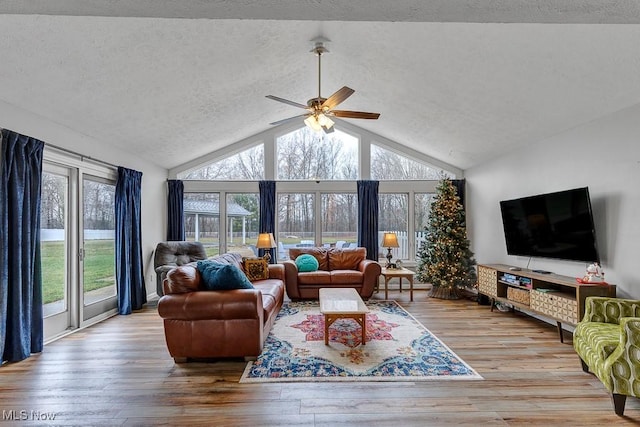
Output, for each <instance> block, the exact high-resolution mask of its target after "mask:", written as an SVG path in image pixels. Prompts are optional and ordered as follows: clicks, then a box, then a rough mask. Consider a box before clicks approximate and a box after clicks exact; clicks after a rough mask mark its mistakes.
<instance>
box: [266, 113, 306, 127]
mask: <svg viewBox="0 0 640 427" xmlns="http://www.w3.org/2000/svg"><path fill="white" fill-rule="evenodd" d="M308 115H309V114H300V115H299V116H293V117H289V118H288V119H282V120H278V121H277V122H273V123H269V124H270V125H281V124H283V123H288V122H292V121H294V120H298V119H300V118H301V117H307V116H308Z"/></svg>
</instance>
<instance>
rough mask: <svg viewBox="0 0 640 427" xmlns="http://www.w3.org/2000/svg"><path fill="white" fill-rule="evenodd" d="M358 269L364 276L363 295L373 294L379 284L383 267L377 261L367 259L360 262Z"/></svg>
mask: <svg viewBox="0 0 640 427" xmlns="http://www.w3.org/2000/svg"><path fill="white" fill-rule="evenodd" d="M358 270H359V271H361V272H362V275H363V276H364V277H363V278H362V291H361V294H362V295H372V294H373V291H374V289H375V287H376V285H377V284H378V278H379V277H380V274H381V273H382V268H381V267H380V264H379V263H378V262H377V261H373V260H371V259H365V260H363V261H360V263H359V264H358Z"/></svg>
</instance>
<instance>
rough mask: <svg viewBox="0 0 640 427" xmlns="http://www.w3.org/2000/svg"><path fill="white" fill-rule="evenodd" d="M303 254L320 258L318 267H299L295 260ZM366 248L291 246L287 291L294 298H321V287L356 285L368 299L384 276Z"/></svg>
mask: <svg viewBox="0 0 640 427" xmlns="http://www.w3.org/2000/svg"><path fill="white" fill-rule="evenodd" d="M302 254H310V255H313V256H314V257H315V258H316V259H317V260H318V270H317V271H310V272H301V271H298V267H297V266H296V263H295V260H296V258H298V257H299V256H300V255H302ZM366 256H367V250H366V249H365V248H350V249H347V248H345V249H341V248H316V247H314V248H291V249H289V258H290V259H289V260H286V261H284V262H283V264H284V270H285V283H286V287H287V295H288V296H289V298H291V299H294V300H295V299H318V298H319V290H320V288H332V287H333V288H354V289H355V290H356V291H358V293H359V294H360V296H361V297H362V298H364V299H368V298H370V297H371V295H373V291H374V289H375V288H376V285H377V283H378V278H379V277H380V272H381V268H380V264H378V263H377V262H376V261H372V260H369V259H366Z"/></svg>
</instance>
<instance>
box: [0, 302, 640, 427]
mask: <svg viewBox="0 0 640 427" xmlns="http://www.w3.org/2000/svg"><path fill="white" fill-rule="evenodd" d="M383 295H384V292H380V293H378V294H375V295H374V298H377V299H382V297H383ZM389 298H390V299H396V300H398V301H399V302H400V303H401V304H402V305H403V306H404V307H405V308H406V309H407V310H408V311H409V312H410V313H412V314H413V315H414V316H415V317H416V318H417V319H418V320H420V321H421V322H422V323H423V324H424V325H425V326H426V327H427V328H428V329H429V330H431V331H432V332H433V333H434V334H436V335H437V336H438V337H439V338H440V339H441V340H442V341H444V343H445V344H447V345H448V346H449V347H450V348H451V349H452V350H453V351H454V352H456V353H457V354H458V355H459V356H460V357H462V358H463V359H464V360H465V361H466V362H467V363H468V364H470V365H471V366H472V367H474V368H475V369H476V370H477V371H478V373H479V374H480V375H482V376H483V377H484V380H482V381H428V382H395V383H386V382H366V383H363V382H357V383H343V382H340V383H335V382H334V383H290V384H287V383H279V384H273V383H272V384H238V380H239V378H240V375H241V374H242V372H243V369H244V367H245V363H244V362H243V361H214V362H210V363H187V364H180V365H176V364H174V362H173V359H171V357H169V354H168V352H167V350H166V347H165V343H164V333H163V328H162V320H161V319H160V317H159V316H158V313H157V311H156V309H155V308H154V307H149V308H146V309H144V310H142V311H140V312H137V313H135V314H132V315H130V316H116V317H113V318H111V319H108V320H106V321H104V322H102V323H100V324H97V325H95V326H93V327H90V328H87V329H85V330H82V331H79V332H77V333H75V334H72V335H69V336H67V337H65V338H62V339H60V340H58V341H55V342H53V343H51V344H49V345H47V346H45V349H44V352H42V353H41V354H39V355H35V356H33V357H31V358H29V359H28V360H26V361H23V362H20V363H15V364H10V365H5V366H3V367H1V368H0V410H1V411H2V417H3V418H2V419H0V427H5V426H10V425H41V424H45V423H47V422H48V421H47V422H44V421H42V420H40V421H38V420H37V418H38V416H40V417H41V418H44V417H46V416H47V414H54V415H55V420H54V421H53V423H52V424H58V425H83V426H85V425H108V426H119V425H122V426H152V425H167V426H180V425H184V426H191V427H195V426H252V427H253V426H267V425H269V426H344V425H359V426H367V427H370V426H395V427H401V426H402V427H404V426H440V425H469V426H479V425H497V426H505V425H512V426H518V425H540V426H553V425H558V426H591V425H594V426H595V425H597V426H604V425H616V426H618V425H636V424H640V404H639V402H638V400H637V399H634V398H629V399H628V400H627V409H626V411H625V417H623V418H620V417H617V416H616V415H615V414H614V413H613V409H612V406H611V402H610V399H609V396H608V394H607V393H606V392H605V389H604V387H603V386H602V384H601V383H600V382H599V381H598V380H597V379H595V377H593V376H591V375H589V374H586V373H584V372H582V370H581V369H580V363H579V360H578V357H577V356H576V354H575V352H574V351H573V348H572V346H571V338H570V334H568V333H567V334H566V335H565V343H564V344H562V343H560V342H559V340H558V335H557V331H556V328H555V326H552V325H549V324H547V323H544V322H541V321H539V320H536V319H533V318H531V317H528V316H524V315H522V314H518V313H501V312H498V311H494V312H490V311H489V307H488V306H480V305H478V304H477V303H476V302H474V301H469V300H459V301H443V300H434V299H429V298H427V296H426V292H425V291H424V290H422V291H416V293H415V295H414V299H415V301H414V302H413V303H410V302H409V294H408V292H406V291H405V292H402V293H400V292H398V291H397V290H392V291H391V292H390V294H389ZM21 411H24V412H21ZM11 418H13V420H14V421H10V419H11ZM21 418H22V419H21Z"/></svg>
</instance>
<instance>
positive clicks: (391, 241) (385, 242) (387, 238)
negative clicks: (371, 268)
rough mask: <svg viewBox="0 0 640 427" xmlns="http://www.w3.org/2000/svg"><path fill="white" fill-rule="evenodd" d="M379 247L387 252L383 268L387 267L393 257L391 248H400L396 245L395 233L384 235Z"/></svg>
mask: <svg viewBox="0 0 640 427" xmlns="http://www.w3.org/2000/svg"><path fill="white" fill-rule="evenodd" d="M381 246H382V247H383V248H387V250H388V252H387V265H386V266H385V267H389V265H391V258H393V255H392V254H391V248H399V247H400V245H399V244H398V236H396V233H384V235H383V236H382V244H381Z"/></svg>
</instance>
